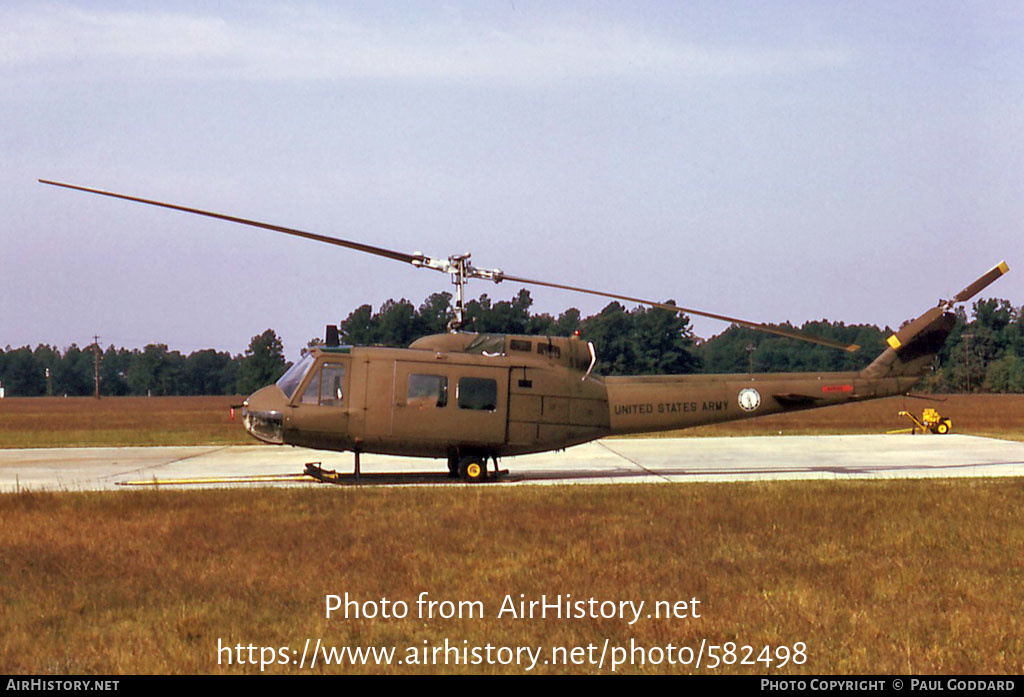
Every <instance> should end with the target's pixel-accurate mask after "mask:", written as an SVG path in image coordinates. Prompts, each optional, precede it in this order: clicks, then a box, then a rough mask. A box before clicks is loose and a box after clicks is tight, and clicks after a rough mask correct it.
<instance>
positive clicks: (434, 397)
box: [405, 373, 448, 409]
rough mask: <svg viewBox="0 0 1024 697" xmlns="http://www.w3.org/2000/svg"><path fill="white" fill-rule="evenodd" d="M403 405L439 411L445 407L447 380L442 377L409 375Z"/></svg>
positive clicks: (446, 402)
mask: <svg viewBox="0 0 1024 697" xmlns="http://www.w3.org/2000/svg"><path fill="white" fill-rule="evenodd" d="M405 404H406V406H410V407H417V408H419V409H440V408H441V407H444V406H447V404H448V378H447V377H445V376H444V375H422V374H419V373H413V374H411V375H410V376H409V392H408V395H407V397H406V400H405Z"/></svg>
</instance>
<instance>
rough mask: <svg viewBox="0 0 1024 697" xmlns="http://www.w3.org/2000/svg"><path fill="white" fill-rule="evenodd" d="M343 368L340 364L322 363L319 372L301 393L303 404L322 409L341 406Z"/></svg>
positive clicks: (342, 397)
mask: <svg viewBox="0 0 1024 697" xmlns="http://www.w3.org/2000/svg"><path fill="white" fill-rule="evenodd" d="M344 382H345V366H344V365H343V364H341V363H324V364H323V366H321V367H320V372H318V373H317V374H316V375H314V376H313V378H312V379H311V380H310V381H309V384H308V385H306V390H305V391H304V392H303V393H302V399H301V400H300V401H301V402H302V403H303V404H319V405H320V406H322V407H337V406H341V402H342V399H344V396H345V395H344V393H343V392H342V389H343V388H342V385H343V384H344Z"/></svg>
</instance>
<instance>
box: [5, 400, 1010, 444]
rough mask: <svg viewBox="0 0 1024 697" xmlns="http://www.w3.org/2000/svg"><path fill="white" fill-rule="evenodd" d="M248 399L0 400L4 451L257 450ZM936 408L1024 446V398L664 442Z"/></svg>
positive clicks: (720, 430) (967, 428) (768, 422)
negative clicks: (243, 407)
mask: <svg viewBox="0 0 1024 697" xmlns="http://www.w3.org/2000/svg"><path fill="white" fill-rule="evenodd" d="M242 399H243V398H242V397H240V396H235V397H151V398H149V397H108V398H104V399H100V400H96V399H93V398H91V397H71V398H59V397H36V398H15V399H0V448H40V447H64V446H117V445H235V444H238V445H254V444H256V443H257V441H256V440H255V439H253V438H251V437H250V436H249V435H248V434H247V433H246V432H245V431H244V429H243V428H242V425H241V417H240V415H236V419H235V421H232V420H231V418H230V406H231V405H232V404H239V403H241V401H242ZM929 406H930V407H934V408H936V409H938V411H939V412H940V413H941V414H942V415H943V416H949V417H950V418H952V419H953V431H954V432H955V433H969V434H973V435H982V436H992V437H996V438H1010V439H1015V440H1024V395H936V396H935V398H934V399H929V400H921V399H911V398H903V397H890V398H887V399H880V400H875V401H870V402H861V403H858V404H847V405H843V406H839V407H829V408H827V409H817V410H811V411H802V412H794V413H790V414H777V415H775V416H765V417H761V418H757V419H750V420H747V421H738V422H732V423H725V424H718V425H714V426H701V427H698V428H692V429H687V430H684V431H669V432H665V433H661V434H657V435H659V436H665V437H670V436H697V437H699V436H753V435H777V434H779V433H782V434H785V435H823V434H831V433H884V432H885V431H888V430H892V429H897V428H906V427H909V426H910V422H909V421H907V420H906V419H905V418H901V417H898V416H897V415H896V414H897V412H899V411H900V410H902V409H906V410H907V411H911V412H913V413H915V414H916V415H917V416H918V417H920V414H921V411H923V410H924V409H925V408H926V407H929Z"/></svg>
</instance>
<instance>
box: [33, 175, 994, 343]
mask: <svg viewBox="0 0 1024 697" xmlns="http://www.w3.org/2000/svg"><path fill="white" fill-rule="evenodd" d="M39 182H40V183H41V184H49V185H50V186H58V187H62V188H65V189H73V190H75V191H83V192H85V193H89V194H98V195H100V196H109V197H110V198H119V199H122V200H124V201H132V202H134V203H144V204H146V205H150V206H157V207H160V208H168V209H170V210H175V211H181V212H183V213H192V214H194V215H202V216H205V217H207V218H215V219H217V220H224V221H227V222H229V223H238V224H239V225H248V226H251V227H257V228H262V229H264V230H271V231H273V232H281V233H284V234H286V235H294V236H295V237H303V238H305V239H308V240H314V241H316V242H325V243H327V244H333V245H335V246H337V247H345V248H347V249H354V250H356V251H359V252H366V253H368V254H375V255H377V256H380V257H385V258H387V259H394V260H396V261H404V262H406V263H408V264H412V265H414V266H418V267H427V268H434V269H435V270H438V271H442V270H443V271H446V272H448V273H451V270H450V269H449V268H447V267H443V264H442V265H441V266H434V265H432V264H433V260H430V259H428V258H427V257H424V256H423V255H421V254H406V253H405V252H397V251H394V250H392V249H385V248H383V247H376V246H374V245H369V244H363V243H362V242H353V241H351V240H344V239H341V238H338V237H329V236H327V235H320V234H317V233H315V232H306V231H304V230H296V229H295V228H289V227H284V226H281V225H273V224H271V223H264V222H260V221H258V220H250V219H248V218H239V217H237V216H233V215H224V214H223V213H214V212H212V211H206V210H202V209H199V208H191V207H189V206H181V205H178V204H174V203H166V202H164V201H155V200H152V199H146V198H140V197H138V196H128V195H126V194H118V193H115V192H113V191H105V190H103V189H93V188H90V187H87V186H79V185H77V184H67V183H64V182H57V181H51V180H49V179H40V180H39ZM1004 266H1005V264H1004ZM997 268H998V267H997ZM995 270H996V269H993V271H995ZM474 271H475V272H476V273H477V274H478V275H477V277H479V278H485V277H486V278H490V279H491V280H494V281H495V282H499V281H501V280H507V281H513V282H516V283H525V284H530V285H537V286H547V287H548V288H559V289H561V290H569V291H574V292H577V293H586V294H589V295H596V296H600V297H604V298H612V299H614V300H623V301H626V302H633V303H637V304H640V305H648V306H650V307H657V308H661V309H663V310H669V311H671V312H685V313H687V314H691V315H699V316H701V317H710V318H711V319H717V320H721V321H723V322H731V323H733V324H738V325H740V326H744V327H749V328H751V329H755V330H757V331H761V332H766V333H768V334H775V335H776V336H784V337H786V338H789V339H796V340H798V341H806V342H809V343H812V344H820V345H822V346H830V347H832V348H839V349H843V350H845V351H851V352H852V351H856V350H858V349H859V348H860V346H858V345H857V344H843V343H840V342H838V341H830V340H829V339H822V338H819V337H816V336H810V335H807V334H801V333H800V332H796V331H791V330H788V329H782V328H781V327H773V326H770V325H767V324H762V323H760V322H750V321H748V320H744V319H739V318H737V317H729V316H728V315H719V314H716V313H713V312H704V311H703V310H694V309H691V308H686V307H679V306H677V305H669V304H666V303H659V302H655V301H653V300H644V299H643V298H634V297H631V296H628V295H619V294H617V293H608V292H604V291H599V290H591V289H588V288H580V287H577V286H569V285H564V284H561V283H550V282H547V281H538V280H535V279H529V278H522V277H519V276H510V275H508V274H504V273H502V272H500V271H488V272H486V273H481V270H480V269H475V270H474ZM993 271H990V272H989V274H992V273H993ZM989 274H986V276H984V277H982V279H979V281H976V282H975V283H974V284H972V286H970V288H968V289H965V291H963V292H966V291H967V290H969V289H972V288H974V286H978V284H979V283H980V282H981V280H983V279H987V278H988V275H989ZM999 275H1001V273H1000V274H997V275H996V276H994V277H993V278H992V279H991V280H987V281H986V282H985V283H984V284H983V285H980V286H979V287H978V288H977V289H976V290H974V292H977V291H979V290H981V288H983V287H984V286H985V285H988V284H989V283H991V282H992V280H995V278H997V277H998V276H999ZM961 294H963V293H961Z"/></svg>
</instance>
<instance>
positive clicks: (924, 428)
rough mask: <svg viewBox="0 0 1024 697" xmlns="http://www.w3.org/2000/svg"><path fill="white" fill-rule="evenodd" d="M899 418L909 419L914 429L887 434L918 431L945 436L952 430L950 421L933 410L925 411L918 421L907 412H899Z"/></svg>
mask: <svg viewBox="0 0 1024 697" xmlns="http://www.w3.org/2000/svg"><path fill="white" fill-rule="evenodd" d="M899 416H905V417H907V418H908V419H910V420H911V421H912V422H913V423H914V427H913V428H905V429H902V430H898V431H889V433H908V432H909V433H917V432H919V431H920V432H921V433H938V434H939V435H945V434H946V433H949V432H950V431H952V430H953V421H952V419H947V418H945V417H944V416H942V415H940V414H939V412H937V411H935V410H934V409H925V410H924V413H923V414H921V418H920V419H918V418H917V417H916V416H914V415H913V414H911V413H910V412H909V411H901V412H900V413H899Z"/></svg>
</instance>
